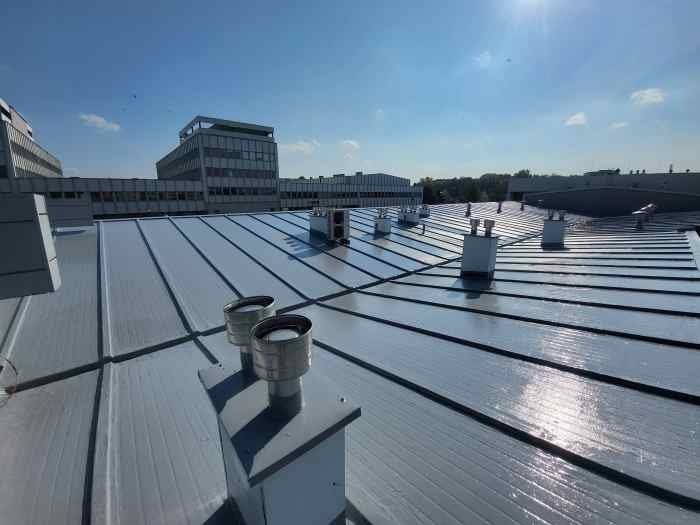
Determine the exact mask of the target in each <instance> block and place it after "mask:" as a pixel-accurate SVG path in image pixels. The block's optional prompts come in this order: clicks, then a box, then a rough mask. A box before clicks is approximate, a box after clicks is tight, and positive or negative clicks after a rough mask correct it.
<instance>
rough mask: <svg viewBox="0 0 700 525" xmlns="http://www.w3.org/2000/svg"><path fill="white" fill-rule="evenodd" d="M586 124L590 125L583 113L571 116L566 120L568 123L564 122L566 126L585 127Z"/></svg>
mask: <svg viewBox="0 0 700 525" xmlns="http://www.w3.org/2000/svg"><path fill="white" fill-rule="evenodd" d="M586 124H588V118H587V117H586V114H585V113H583V112H582V113H576V114H575V115H571V116H570V117H569V118H568V119H566V122H564V125H565V126H585V125H586Z"/></svg>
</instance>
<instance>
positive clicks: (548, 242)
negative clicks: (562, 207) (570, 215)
mask: <svg viewBox="0 0 700 525" xmlns="http://www.w3.org/2000/svg"><path fill="white" fill-rule="evenodd" d="M565 235H566V221H565V220H564V219H544V222H543V224H542V246H563V245H564V236H565Z"/></svg>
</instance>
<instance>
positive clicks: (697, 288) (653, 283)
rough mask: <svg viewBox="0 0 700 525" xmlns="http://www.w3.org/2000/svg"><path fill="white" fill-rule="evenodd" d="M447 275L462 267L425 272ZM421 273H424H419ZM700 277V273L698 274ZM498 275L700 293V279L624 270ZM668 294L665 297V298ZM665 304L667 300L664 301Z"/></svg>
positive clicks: (456, 274)
mask: <svg viewBox="0 0 700 525" xmlns="http://www.w3.org/2000/svg"><path fill="white" fill-rule="evenodd" d="M427 274H430V275H443V276H447V277H454V278H458V277H460V269H459V268H440V267H436V268H430V269H428V270H426V271H425V275H427ZM417 275H424V274H423V273H419V274H417ZM698 277H699V278H700V275H699V276H698ZM494 279H495V280H496V281H499V280H512V281H522V282H530V283H546V284H558V285H565V286H575V287H579V286H587V287H595V286H601V287H611V288H619V289H626V288H627V289H635V290H648V291H650V292H681V293H695V294H698V295H700V279H699V280H697V281H692V280H690V279H688V280H672V279H663V278H659V279H653V278H651V279H640V278H636V277H629V276H626V275H624V274H620V275H619V276H617V277H609V276H606V275H592V274H591V275H589V274H581V275H577V274H566V273H549V272H546V271H541V272H527V271H520V272H510V271H506V270H496V273H495V274H494ZM665 299H666V297H664V300H665ZM661 306H663V304H661Z"/></svg>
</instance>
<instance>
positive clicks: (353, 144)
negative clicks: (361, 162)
mask: <svg viewBox="0 0 700 525" xmlns="http://www.w3.org/2000/svg"><path fill="white" fill-rule="evenodd" d="M340 145H341V146H342V148H343V151H344V152H345V155H344V157H345V158H346V159H347V160H350V159H353V158H355V153H357V151H358V150H359V149H360V143H359V142H357V141H356V140H354V139H345V140H341V141H340Z"/></svg>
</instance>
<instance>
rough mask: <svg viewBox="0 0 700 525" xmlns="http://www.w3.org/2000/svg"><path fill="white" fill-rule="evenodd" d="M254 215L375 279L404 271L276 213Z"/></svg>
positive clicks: (293, 237)
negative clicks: (337, 242)
mask: <svg viewBox="0 0 700 525" xmlns="http://www.w3.org/2000/svg"><path fill="white" fill-rule="evenodd" d="M254 217H255V218H256V219H258V220H260V221H262V222H264V223H265V224H267V225H269V226H272V227H273V228H277V229H279V230H281V231H283V232H284V233H286V234H288V235H289V236H291V238H292V239H295V240H300V241H302V242H304V243H307V244H310V245H312V246H314V247H315V248H318V249H319V250H322V251H323V252H324V253H327V254H329V255H332V256H333V257H337V258H338V259H341V260H342V261H344V262H347V263H348V264H351V265H353V266H354V267H355V268H361V269H362V270H364V271H366V272H369V273H370V274H372V275H373V276H374V278H375V279H388V278H390V277H395V276H397V275H399V274H401V273H404V270H402V269H400V268H397V267H396V266H390V265H389V264H387V263H386V262H384V261H381V260H379V259H376V258H373V257H369V256H367V255H365V254H364V253H363V252H361V251H359V250H357V249H355V247H354V246H350V245H348V246H345V245H342V244H332V245H329V244H328V243H327V242H326V241H325V240H322V239H319V238H318V237H315V236H313V235H310V234H309V230H308V228H306V229H304V228H302V227H301V226H297V225H296V224H292V223H290V222H287V221H285V220H284V219H282V218H280V217H278V216H276V215H272V214H270V215H264V214H261V215H255V216H254Z"/></svg>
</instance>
